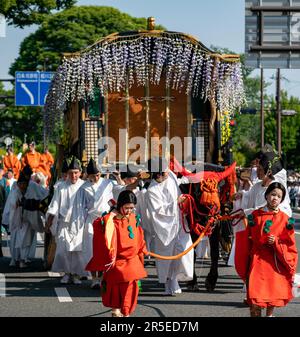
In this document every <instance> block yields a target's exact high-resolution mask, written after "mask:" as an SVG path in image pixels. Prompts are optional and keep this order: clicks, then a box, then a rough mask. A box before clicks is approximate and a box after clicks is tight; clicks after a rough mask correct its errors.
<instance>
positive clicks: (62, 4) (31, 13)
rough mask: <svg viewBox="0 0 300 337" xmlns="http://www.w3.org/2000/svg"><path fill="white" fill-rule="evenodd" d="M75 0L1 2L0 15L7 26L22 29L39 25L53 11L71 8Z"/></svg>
mask: <svg viewBox="0 0 300 337" xmlns="http://www.w3.org/2000/svg"><path fill="white" fill-rule="evenodd" d="M75 3H76V0H2V1H0V14H3V15H4V16H5V17H6V20H7V22H8V24H10V25H15V26H17V27H21V28H22V27H24V26H28V25H32V24H40V23H42V22H43V20H45V18H46V17H47V16H48V15H49V14H51V12H53V11H54V10H61V9H66V8H70V7H72V6H73V5H74V4H75Z"/></svg>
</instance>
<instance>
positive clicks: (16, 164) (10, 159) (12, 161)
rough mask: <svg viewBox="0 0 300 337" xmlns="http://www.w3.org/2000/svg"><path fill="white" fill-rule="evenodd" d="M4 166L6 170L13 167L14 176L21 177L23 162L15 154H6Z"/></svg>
mask: <svg viewBox="0 0 300 337" xmlns="http://www.w3.org/2000/svg"><path fill="white" fill-rule="evenodd" d="M3 166H4V171H5V172H7V170H8V169H12V170H13V172H14V177H15V178H16V179H18V178H19V174H20V170H21V163H20V161H19V159H18V157H17V156H16V155H15V154H13V153H11V154H8V155H6V156H4V158H3Z"/></svg>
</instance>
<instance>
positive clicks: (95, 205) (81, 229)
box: [70, 178, 113, 265]
mask: <svg viewBox="0 0 300 337" xmlns="http://www.w3.org/2000/svg"><path fill="white" fill-rule="evenodd" d="M111 199H113V184H112V182H111V180H108V179H104V178H100V179H99V181H98V182H97V183H94V184H93V183H92V182H90V181H86V182H85V183H84V184H83V185H82V186H81V187H80V189H79V191H78V193H77V194H76V197H75V199H74V207H73V211H72V217H71V223H70V235H71V236H74V238H75V240H76V241H77V245H76V246H77V248H76V250H82V254H83V261H84V264H85V265H87V264H88V262H89V261H90V259H91V258H92V256H93V222H94V220H95V219H97V218H99V217H101V215H102V214H103V213H104V212H109V210H110V206H109V201H110V200H111Z"/></svg>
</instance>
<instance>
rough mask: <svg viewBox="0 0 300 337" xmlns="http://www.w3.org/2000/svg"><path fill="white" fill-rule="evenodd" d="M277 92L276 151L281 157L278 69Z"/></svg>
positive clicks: (278, 75)
mask: <svg viewBox="0 0 300 337" xmlns="http://www.w3.org/2000/svg"><path fill="white" fill-rule="evenodd" d="M276 87H277V90H276V104H277V151H278V155H279V156H281V97H280V89H281V88H280V69H279V68H278V69H277V85H276Z"/></svg>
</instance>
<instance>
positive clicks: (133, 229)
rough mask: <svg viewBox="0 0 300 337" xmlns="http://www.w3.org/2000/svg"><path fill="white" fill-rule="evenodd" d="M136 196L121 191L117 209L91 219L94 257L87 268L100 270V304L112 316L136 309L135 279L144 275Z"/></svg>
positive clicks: (125, 314) (145, 274)
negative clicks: (108, 310)
mask: <svg viewBox="0 0 300 337" xmlns="http://www.w3.org/2000/svg"><path fill="white" fill-rule="evenodd" d="M136 202H137V200H136V196H135V194H134V193H133V192H131V191H127V190H126V191H123V192H121V193H120V195H119V197H118V201H117V209H116V210H115V211H113V212H110V213H108V214H106V215H104V216H102V217H101V218H98V219H96V220H95V221H94V223H93V227H94V237H93V257H92V259H91V260H90V262H89V263H88V265H87V267H86V269H87V270H89V271H103V272H104V273H103V281H102V284H101V292H102V303H103V305H104V306H106V307H111V308H112V316H114V317H122V316H129V315H130V314H131V313H132V312H133V311H134V310H135V308H136V305H137V297H138V292H139V286H138V280H139V279H141V278H144V277H146V276H147V273H146V270H145V269H144V254H147V250H146V243H145V241H144V233H143V230H142V228H141V226H140V218H139V216H138V215H136V214H134V213H133V210H134V207H135V204H136Z"/></svg>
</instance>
